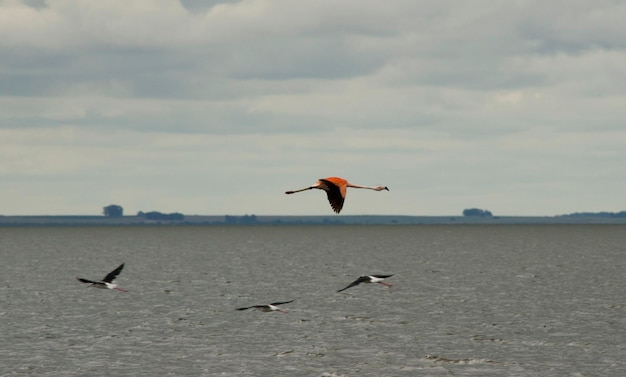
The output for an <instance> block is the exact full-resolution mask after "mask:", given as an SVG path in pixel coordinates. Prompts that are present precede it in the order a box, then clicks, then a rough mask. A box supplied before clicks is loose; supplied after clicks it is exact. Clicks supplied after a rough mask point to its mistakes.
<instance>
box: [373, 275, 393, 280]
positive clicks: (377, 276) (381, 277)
mask: <svg viewBox="0 0 626 377" xmlns="http://www.w3.org/2000/svg"><path fill="white" fill-rule="evenodd" d="M372 276H373V277H375V278H379V279H387V278H389V277H392V276H393V275H372Z"/></svg>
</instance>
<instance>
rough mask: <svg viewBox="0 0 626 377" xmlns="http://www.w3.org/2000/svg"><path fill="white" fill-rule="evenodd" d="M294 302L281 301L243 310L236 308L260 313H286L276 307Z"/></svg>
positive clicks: (247, 307)
mask: <svg viewBox="0 0 626 377" xmlns="http://www.w3.org/2000/svg"><path fill="white" fill-rule="evenodd" d="M294 301H295V300H291V301H283V302H272V303H271V304H267V305H253V306H246V307H245V308H237V310H247V309H254V310H260V311H262V312H281V313H288V312H287V311H286V310H284V309H281V308H279V307H278V305H283V304H289V303H290V302H294Z"/></svg>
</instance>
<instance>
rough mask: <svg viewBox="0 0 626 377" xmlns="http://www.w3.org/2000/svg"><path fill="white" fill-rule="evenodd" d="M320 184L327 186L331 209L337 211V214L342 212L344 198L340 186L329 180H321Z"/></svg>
mask: <svg viewBox="0 0 626 377" xmlns="http://www.w3.org/2000/svg"><path fill="white" fill-rule="evenodd" d="M320 182H323V183H324V184H325V186H326V189H325V191H326V197H327V198H328V202H329V203H330V207H331V208H332V209H333V211H335V213H339V212H341V209H342V208H343V202H344V197H343V195H342V193H341V189H340V188H339V186H337V185H336V184H334V183H333V182H331V181H329V180H327V179H320Z"/></svg>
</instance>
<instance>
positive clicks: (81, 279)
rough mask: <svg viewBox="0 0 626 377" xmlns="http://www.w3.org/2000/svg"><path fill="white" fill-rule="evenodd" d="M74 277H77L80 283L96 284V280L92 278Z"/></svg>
mask: <svg viewBox="0 0 626 377" xmlns="http://www.w3.org/2000/svg"><path fill="white" fill-rule="evenodd" d="M76 279H78V281H80V282H81V283H88V284H96V282H95V281H92V280H88V279H83V278H76Z"/></svg>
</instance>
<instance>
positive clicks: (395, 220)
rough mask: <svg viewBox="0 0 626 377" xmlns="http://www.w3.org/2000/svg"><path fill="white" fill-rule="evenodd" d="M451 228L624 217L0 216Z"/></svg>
mask: <svg viewBox="0 0 626 377" xmlns="http://www.w3.org/2000/svg"><path fill="white" fill-rule="evenodd" d="M359 224H360V225H437V224H441V225H454V224H626V218H623V217H596V216H486V217H481V216H394V215H335V216H263V215H259V216H255V215H252V216H248V215H245V216H233V215H186V216H184V219H183V220H177V221H168V220H147V219H146V218H145V217H141V216H122V217H106V216H102V215H99V216H82V215H61V216H55V215H51V216H0V227H18V226H157V225H161V226H163V225H166V226H167V225H172V226H185V225H190V226H193V225H359Z"/></svg>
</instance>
